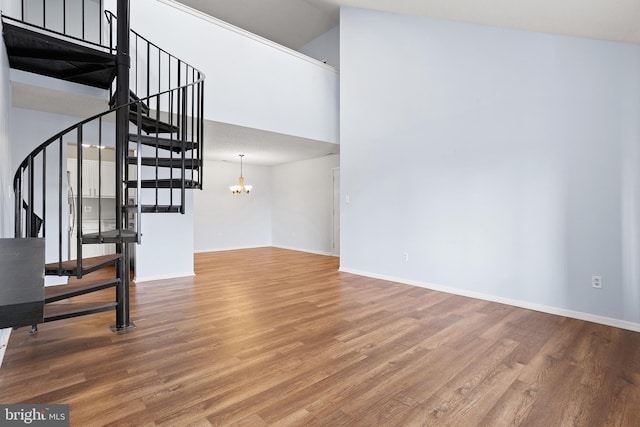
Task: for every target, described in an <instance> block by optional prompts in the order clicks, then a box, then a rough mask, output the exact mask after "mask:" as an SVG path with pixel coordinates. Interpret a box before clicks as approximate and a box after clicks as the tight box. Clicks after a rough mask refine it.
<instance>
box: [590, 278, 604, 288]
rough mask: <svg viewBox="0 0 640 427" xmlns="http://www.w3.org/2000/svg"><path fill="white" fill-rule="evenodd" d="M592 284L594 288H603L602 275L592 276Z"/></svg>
mask: <svg viewBox="0 0 640 427" xmlns="http://www.w3.org/2000/svg"><path fill="white" fill-rule="evenodd" d="M591 286H593V287H594V288H597V289H600V288H602V276H591Z"/></svg>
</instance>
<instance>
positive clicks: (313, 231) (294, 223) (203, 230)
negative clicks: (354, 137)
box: [194, 156, 339, 254]
mask: <svg viewBox="0 0 640 427" xmlns="http://www.w3.org/2000/svg"><path fill="white" fill-rule="evenodd" d="M338 165H339V156H326V157H321V158H318V159H312V160H305V161H301V162H294V163H287V164H282V165H277V166H272V167H267V166H256V165H251V164H245V165H244V176H245V179H246V182H247V184H252V185H253V191H252V192H251V194H239V195H234V194H231V192H230V191H229V185H233V184H235V183H236V182H237V177H238V175H239V165H238V164H237V163H229V162H219V161H206V162H205V174H204V190H203V191H197V192H195V193H194V246H195V251H196V252H207V251H220V250H228V249H241V248H251V247H261V246H279V247H286V248H290V249H296V250H301V251H306V252H314V253H322V254H331V253H332V243H333V242H332V219H333V216H332V211H333V172H332V171H333V168H335V167H337V166H338Z"/></svg>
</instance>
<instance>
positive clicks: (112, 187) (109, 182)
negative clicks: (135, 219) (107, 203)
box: [67, 159, 116, 198]
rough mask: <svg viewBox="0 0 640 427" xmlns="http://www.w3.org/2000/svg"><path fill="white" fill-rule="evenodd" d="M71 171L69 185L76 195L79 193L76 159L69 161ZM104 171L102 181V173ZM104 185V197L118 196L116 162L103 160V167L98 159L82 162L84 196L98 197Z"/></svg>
mask: <svg viewBox="0 0 640 427" xmlns="http://www.w3.org/2000/svg"><path fill="white" fill-rule="evenodd" d="M67 170H68V171H69V185H70V186H71V189H72V190H73V194H74V195H76V196H77V195H78V189H77V184H78V163H77V161H76V160H75V159H69V161H68V162H67ZM101 172H102V182H100V173H101ZM100 186H102V197H108V198H112V197H116V164H115V163H114V162H107V161H102V169H101V168H100V164H99V162H98V161H97V160H84V161H83V162H82V197H98V195H99V189H100Z"/></svg>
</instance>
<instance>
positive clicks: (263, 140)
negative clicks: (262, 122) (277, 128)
mask: <svg viewBox="0 0 640 427" xmlns="http://www.w3.org/2000/svg"><path fill="white" fill-rule="evenodd" d="M204 135H205V138H206V142H205V159H209V160H223V161H232V162H239V161H240V160H239V157H238V155H239V154H245V158H244V160H243V161H244V162H245V163H251V164H257V165H266V166H272V165H277V164H282V163H291V162H297V161H299V160H307V159H315V158H317V157H323V156H327V155H329V154H338V153H340V145H338V144H332V143H330V142H322V141H316V140H312V139H306V138H300V137H296V136H291V135H283V134H280V133H275V132H268V131H264V130H259V129H252V128H247V127H243V126H236V125H231V124H227V123H220V122H212V121H207V122H206V123H205V128H204Z"/></svg>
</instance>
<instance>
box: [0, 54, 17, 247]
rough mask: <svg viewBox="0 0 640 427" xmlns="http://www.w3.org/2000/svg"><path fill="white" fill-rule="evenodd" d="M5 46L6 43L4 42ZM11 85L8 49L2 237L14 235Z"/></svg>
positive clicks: (3, 61)
mask: <svg viewBox="0 0 640 427" xmlns="http://www.w3.org/2000/svg"><path fill="white" fill-rule="evenodd" d="M3 46H4V44H3ZM10 113H11V87H10V85H9V61H8V59H7V51H6V50H5V49H4V48H3V49H2V52H0V238H1V237H13V189H12V188H13V174H14V172H15V170H14V168H13V167H12V162H11V155H12V153H11V140H10V134H9V118H10Z"/></svg>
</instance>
